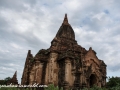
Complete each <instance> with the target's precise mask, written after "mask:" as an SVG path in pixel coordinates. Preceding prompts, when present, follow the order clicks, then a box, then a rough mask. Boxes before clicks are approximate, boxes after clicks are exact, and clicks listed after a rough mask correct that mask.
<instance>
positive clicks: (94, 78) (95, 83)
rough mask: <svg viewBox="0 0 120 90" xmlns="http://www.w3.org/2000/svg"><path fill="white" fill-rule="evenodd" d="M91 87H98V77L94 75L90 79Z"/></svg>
mask: <svg viewBox="0 0 120 90" xmlns="http://www.w3.org/2000/svg"><path fill="white" fill-rule="evenodd" d="M89 80H90V81H89V85H90V87H93V86H94V85H97V79H96V76H95V75H94V74H91V75H90V79H89Z"/></svg>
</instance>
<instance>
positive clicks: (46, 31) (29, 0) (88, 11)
mask: <svg viewBox="0 0 120 90" xmlns="http://www.w3.org/2000/svg"><path fill="white" fill-rule="evenodd" d="M65 13H67V16H68V21H69V23H70V24H71V26H72V28H73V29H74V31H75V38H76V40H77V42H78V44H79V45H81V46H82V47H85V48H86V49H87V50H88V49H89V47H92V48H93V49H94V50H95V51H96V52H97V56H98V58H99V59H101V60H104V62H105V63H106V64H107V76H119V77H120V0H0V79H4V78H6V77H8V76H9V77H12V76H13V74H14V72H15V71H16V70H17V78H18V81H19V83H20V82H21V77H22V73H23V68H24V64H25V59H26V56H27V52H28V50H31V52H32V54H33V55H34V56H35V54H36V53H37V52H38V51H39V50H40V49H47V48H49V46H50V42H51V41H52V39H53V38H54V37H55V35H56V33H57V31H58V29H59V27H60V26H61V24H62V22H63V19H64V15H65Z"/></svg>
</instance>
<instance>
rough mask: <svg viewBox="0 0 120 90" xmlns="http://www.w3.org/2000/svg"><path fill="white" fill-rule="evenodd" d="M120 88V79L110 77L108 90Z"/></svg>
mask: <svg viewBox="0 0 120 90" xmlns="http://www.w3.org/2000/svg"><path fill="white" fill-rule="evenodd" d="M116 86H117V87H118V86H120V77H113V76H112V77H111V78H110V77H109V78H108V82H107V87H108V88H113V87H116Z"/></svg>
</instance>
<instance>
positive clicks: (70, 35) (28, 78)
mask: <svg viewBox="0 0 120 90" xmlns="http://www.w3.org/2000/svg"><path fill="white" fill-rule="evenodd" d="M34 83H39V84H42V85H43V84H45V85H48V84H51V83H52V84H54V85H56V86H59V87H64V89H67V88H83V87H91V86H93V85H94V84H95V85H97V86H99V87H103V86H105V84H106V64H105V63H104V61H103V60H100V59H98V57H97V56H96V52H95V51H94V50H93V49H92V48H91V47H90V48H89V50H86V49H85V48H83V47H82V46H80V45H78V43H77V41H76V40H75V33H74V30H73V29H72V27H71V25H70V24H69V23H68V19H67V14H65V18H64V20H63V23H62V25H61V26H60V28H59V30H58V32H57V34H56V36H55V38H54V39H53V40H52V41H51V46H50V48H48V49H41V50H39V51H38V53H37V54H36V55H35V56H34V57H33V55H32V54H31V51H30V50H29V51H28V55H27V58H26V62H25V66H24V71H23V75H22V80H21V84H25V85H27V84H34Z"/></svg>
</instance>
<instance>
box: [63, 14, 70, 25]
mask: <svg viewBox="0 0 120 90" xmlns="http://www.w3.org/2000/svg"><path fill="white" fill-rule="evenodd" d="M63 24H65V25H69V23H68V18H67V14H65V17H64V20H63Z"/></svg>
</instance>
